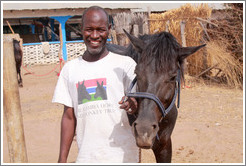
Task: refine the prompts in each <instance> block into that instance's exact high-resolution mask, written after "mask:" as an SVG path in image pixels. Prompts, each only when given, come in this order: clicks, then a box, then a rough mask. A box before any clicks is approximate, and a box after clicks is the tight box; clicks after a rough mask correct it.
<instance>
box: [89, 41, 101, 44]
mask: <svg viewBox="0 0 246 166" xmlns="http://www.w3.org/2000/svg"><path fill="white" fill-rule="evenodd" d="M91 43H92V44H98V43H99V42H95V41H91Z"/></svg>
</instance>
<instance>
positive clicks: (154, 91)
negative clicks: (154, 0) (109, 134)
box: [108, 31, 205, 163]
mask: <svg viewBox="0 0 246 166" xmlns="http://www.w3.org/2000/svg"><path fill="white" fill-rule="evenodd" d="M125 33H126V35H127V37H128V38H129V39H130V41H131V45H130V46H129V47H128V48H127V49H126V50H125V51H124V49H123V48H120V49H119V51H118V52H117V51H115V50H116V49H117V48H116V47H114V46H112V47H114V48H113V49H111V48H109V47H108V48H109V50H110V51H112V50H113V51H115V52H116V53H120V54H124V55H127V56H130V57H132V58H133V59H134V60H135V61H136V62H137V66H136V69H135V73H136V80H137V92H136V93H131V92H129V93H128V94H126V95H127V96H130V97H136V98H137V99H138V106H139V107H138V114H137V115H136V117H137V118H136V119H134V120H133V122H131V123H130V124H132V129H133V133H134V136H135V139H136V143H137V146H138V147H140V148H144V149H150V148H151V149H152V150H153V152H154V154H155V158H156V161H157V162H158V163H168V162H171V158H172V142H171V134H172V131H173V129H174V126H175V123H176V119H177V115H178V112H177V107H176V105H175V100H176V97H177V96H179V93H180V78H183V64H184V60H185V58H187V57H188V56H189V55H191V54H193V53H195V52H196V51H197V50H199V49H200V48H202V47H204V46H205V45H201V46H197V47H181V46H180V44H179V43H178V42H177V41H176V39H175V37H174V36H173V35H172V34H170V33H168V32H161V33H158V34H154V35H143V36H140V37H139V38H137V37H135V36H132V35H130V34H129V33H127V32H126V31H125ZM131 119H133V118H132V117H131Z"/></svg>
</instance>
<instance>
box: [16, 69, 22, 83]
mask: <svg viewBox="0 0 246 166" xmlns="http://www.w3.org/2000/svg"><path fill="white" fill-rule="evenodd" d="M16 69H17V79H18V84H19V86H20V87H23V84H22V78H21V70H20V66H17V68H16ZM18 75H19V78H18Z"/></svg>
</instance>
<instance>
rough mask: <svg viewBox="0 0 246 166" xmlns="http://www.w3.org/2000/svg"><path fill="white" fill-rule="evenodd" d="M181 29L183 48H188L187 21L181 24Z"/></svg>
mask: <svg viewBox="0 0 246 166" xmlns="http://www.w3.org/2000/svg"><path fill="white" fill-rule="evenodd" d="M180 28H181V40H182V47H186V39H185V21H181V22H180Z"/></svg>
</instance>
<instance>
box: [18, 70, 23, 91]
mask: <svg viewBox="0 0 246 166" xmlns="http://www.w3.org/2000/svg"><path fill="white" fill-rule="evenodd" d="M19 77H20V87H23V84H22V78H21V69H20V72H19Z"/></svg>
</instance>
